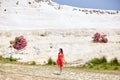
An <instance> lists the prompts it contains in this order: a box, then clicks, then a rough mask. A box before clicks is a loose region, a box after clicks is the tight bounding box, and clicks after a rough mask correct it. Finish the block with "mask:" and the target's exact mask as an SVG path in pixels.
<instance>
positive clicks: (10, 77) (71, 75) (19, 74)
mask: <svg viewBox="0 0 120 80" xmlns="http://www.w3.org/2000/svg"><path fill="white" fill-rule="evenodd" d="M56 72H58V69H57V66H36V65H33V66H32V65H19V64H3V63H0V80H120V71H93V70H92V71H91V70H81V69H78V68H77V69H76V68H67V67H65V68H64V70H63V73H62V74H61V75H57V74H56Z"/></svg>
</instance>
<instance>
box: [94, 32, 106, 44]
mask: <svg viewBox="0 0 120 80" xmlns="http://www.w3.org/2000/svg"><path fill="white" fill-rule="evenodd" d="M106 36H107V35H105V34H102V35H101V34H100V33H98V32H97V33H95V34H94V36H93V37H92V38H93V42H102V43H107V42H108V39H107V38H106Z"/></svg>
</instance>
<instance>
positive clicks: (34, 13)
mask: <svg viewBox="0 0 120 80" xmlns="http://www.w3.org/2000/svg"><path fill="white" fill-rule="evenodd" d="M102 13H103V14H102ZM83 27H85V28H100V27H105V28H108V27H109V28H119V27H120V12H119V11H118V12H117V11H112V10H111V11H110V10H94V9H84V8H76V7H72V6H66V5H59V4H57V3H55V2H52V1H51V0H0V29H3V30H6V29H41V28H44V29H46V28H47V29H48V28H53V29H54V28H57V29H58V28H63V29H65V28H83Z"/></svg>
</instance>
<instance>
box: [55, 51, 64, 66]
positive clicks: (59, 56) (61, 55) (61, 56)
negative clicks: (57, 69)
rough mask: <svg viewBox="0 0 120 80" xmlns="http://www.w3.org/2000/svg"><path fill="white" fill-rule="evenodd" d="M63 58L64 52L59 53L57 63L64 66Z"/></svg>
mask: <svg viewBox="0 0 120 80" xmlns="http://www.w3.org/2000/svg"><path fill="white" fill-rule="evenodd" d="M63 60H64V54H63V53H58V59H57V64H58V66H61V67H62V66H63Z"/></svg>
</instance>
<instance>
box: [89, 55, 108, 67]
mask: <svg viewBox="0 0 120 80" xmlns="http://www.w3.org/2000/svg"><path fill="white" fill-rule="evenodd" d="M105 63H107V59H106V57H105V56H103V57H101V58H94V59H92V60H90V61H89V62H88V64H93V65H97V64H105Z"/></svg>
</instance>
